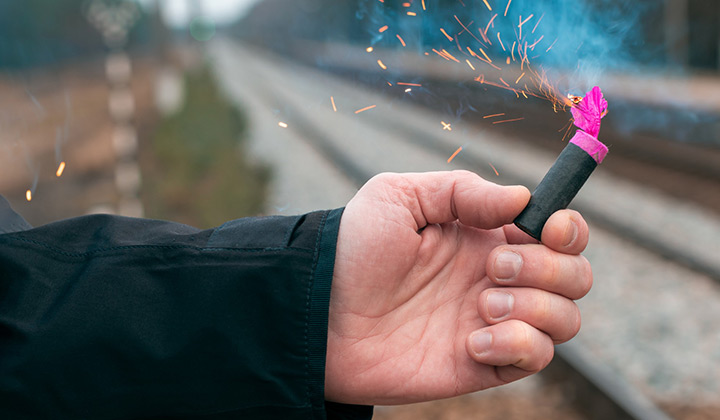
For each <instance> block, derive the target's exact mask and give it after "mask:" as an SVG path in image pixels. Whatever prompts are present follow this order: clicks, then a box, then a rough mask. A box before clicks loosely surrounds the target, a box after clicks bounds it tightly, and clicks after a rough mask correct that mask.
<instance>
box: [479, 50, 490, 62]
mask: <svg viewBox="0 0 720 420" xmlns="http://www.w3.org/2000/svg"><path fill="white" fill-rule="evenodd" d="M480 52H481V53H482V55H484V56H485V59H486V60H487V61H488V62H489V63H492V60H491V59H490V57H488V55H487V54H485V51H484V50H483V49H482V48H480Z"/></svg>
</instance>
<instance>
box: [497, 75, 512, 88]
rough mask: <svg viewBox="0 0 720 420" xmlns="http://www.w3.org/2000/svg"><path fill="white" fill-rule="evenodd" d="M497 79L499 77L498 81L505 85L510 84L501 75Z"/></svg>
mask: <svg viewBox="0 0 720 420" xmlns="http://www.w3.org/2000/svg"><path fill="white" fill-rule="evenodd" d="M498 79H500V81H501V82H502V83H503V84H504V85H505V86H507V87H510V85H508V83H507V82H506V81H505V80H503V78H502V77H499V78H498Z"/></svg>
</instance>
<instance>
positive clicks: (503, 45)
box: [497, 32, 510, 64]
mask: <svg viewBox="0 0 720 420" xmlns="http://www.w3.org/2000/svg"><path fill="white" fill-rule="evenodd" d="M497 34H498V37H497V38H498V41H500V46H501V47H502V49H503V51H506V50H505V44H503V42H502V38H500V32H498V33H497ZM508 64H510V63H508Z"/></svg>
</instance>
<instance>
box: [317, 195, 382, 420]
mask: <svg viewBox="0 0 720 420" xmlns="http://www.w3.org/2000/svg"><path fill="white" fill-rule="evenodd" d="M343 210H344V209H335V210H331V211H329V212H328V213H326V215H325V220H324V221H323V223H322V225H321V228H320V231H319V237H318V241H317V246H316V247H315V252H316V257H315V261H316V262H315V268H314V270H313V282H312V287H311V291H310V312H309V316H308V347H309V348H308V368H309V372H310V379H309V381H308V383H309V386H310V399H311V402H312V406H313V411H314V412H315V413H316V414H317V415H316V418H319V419H325V418H327V419H348V420H350V419H370V418H372V412H373V407H372V406H355V405H347V404H338V403H332V402H326V401H325V358H326V354H327V332H328V310H329V307H330V288H331V286H332V278H333V270H334V268H335V250H336V248H337V240H338V232H339V230H340V219H341V218H342V214H343Z"/></svg>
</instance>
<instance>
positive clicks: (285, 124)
mask: <svg viewBox="0 0 720 420" xmlns="http://www.w3.org/2000/svg"><path fill="white" fill-rule="evenodd" d="M278 125H279V126H280V127H282V128H288V125H287V123H284V122H282V121H280V122H279V123H278Z"/></svg>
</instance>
